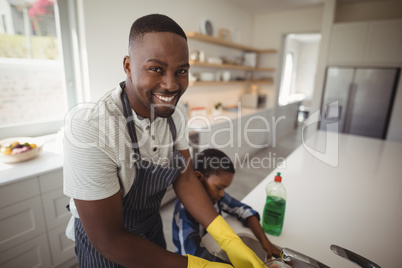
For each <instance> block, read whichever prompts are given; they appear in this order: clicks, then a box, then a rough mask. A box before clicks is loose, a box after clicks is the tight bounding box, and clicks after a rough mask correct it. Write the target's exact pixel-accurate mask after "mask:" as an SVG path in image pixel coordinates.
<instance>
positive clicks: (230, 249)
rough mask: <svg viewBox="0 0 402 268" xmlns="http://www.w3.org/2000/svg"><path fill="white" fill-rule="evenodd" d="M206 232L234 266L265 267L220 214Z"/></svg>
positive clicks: (239, 267)
mask: <svg viewBox="0 0 402 268" xmlns="http://www.w3.org/2000/svg"><path fill="white" fill-rule="evenodd" d="M207 232H208V233H210V234H211V235H212V237H213V238H214V239H215V240H216V242H218V244H219V246H220V247H221V248H222V249H223V250H224V251H225V252H226V254H227V255H228V257H229V259H230V261H231V263H232V264H233V266H234V267H238V268H253V267H258V268H259V267H266V266H264V263H263V262H262V260H261V259H260V258H258V257H257V255H256V254H255V253H254V251H252V250H251V249H250V248H248V247H247V246H246V245H245V244H244V243H243V241H242V240H241V239H240V237H239V236H238V235H237V234H235V232H234V231H233V230H232V228H231V227H230V226H229V224H227V222H226V221H225V220H224V219H223V218H222V216H220V215H219V216H218V217H216V218H215V219H214V220H213V221H212V223H211V224H210V225H209V226H208V228H207Z"/></svg>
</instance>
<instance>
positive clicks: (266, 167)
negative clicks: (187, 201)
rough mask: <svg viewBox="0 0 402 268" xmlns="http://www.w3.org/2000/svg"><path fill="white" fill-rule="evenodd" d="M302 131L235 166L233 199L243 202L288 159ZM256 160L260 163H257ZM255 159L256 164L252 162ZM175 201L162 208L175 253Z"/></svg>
mask: <svg viewBox="0 0 402 268" xmlns="http://www.w3.org/2000/svg"><path fill="white" fill-rule="evenodd" d="M301 140H302V139H301V131H300V129H295V130H294V131H293V132H292V133H290V134H288V135H287V136H286V137H284V138H283V139H281V140H280V141H279V142H278V143H277V144H276V145H272V146H271V147H268V148H266V149H262V150H260V151H259V152H257V153H256V154H254V155H250V156H249V161H242V162H238V163H234V164H235V168H236V173H235V177H234V179H233V182H232V184H231V185H230V187H228V189H227V190H226V192H227V193H228V194H230V195H231V196H232V197H234V198H236V199H238V200H242V199H243V198H244V197H245V196H246V195H247V194H248V193H249V192H250V191H251V190H252V189H253V188H254V187H255V186H256V185H258V183H260V182H261V181H262V180H263V179H264V178H265V177H266V176H267V175H268V174H269V173H271V171H272V170H274V169H275V168H276V167H277V165H279V164H280V161H281V159H284V158H286V157H287V156H288V155H289V154H290V153H292V152H293V151H294V150H295V149H296V148H297V147H298V146H299V145H300V144H301ZM256 158H258V160H260V161H258V160H257V161H255V160H256ZM253 159H254V163H259V164H251V161H252V160H253ZM173 206H174V201H172V202H170V203H167V204H165V205H164V206H163V207H162V208H161V216H162V221H163V229H164V233H165V239H166V244H167V249H168V250H170V251H174V245H173V242H172V218H173Z"/></svg>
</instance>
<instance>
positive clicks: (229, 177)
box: [197, 172, 234, 204]
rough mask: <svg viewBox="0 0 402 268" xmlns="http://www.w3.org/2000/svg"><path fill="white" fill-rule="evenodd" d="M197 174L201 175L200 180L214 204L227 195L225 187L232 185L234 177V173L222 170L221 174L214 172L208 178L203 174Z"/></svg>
mask: <svg viewBox="0 0 402 268" xmlns="http://www.w3.org/2000/svg"><path fill="white" fill-rule="evenodd" d="M197 175H198V176H199V175H201V177H200V180H201V182H202V184H203V185H204V187H205V190H206V191H207V193H208V195H209V198H210V199H211V201H212V203H213V204H215V203H216V202H218V200H219V199H221V198H222V197H223V196H224V195H225V189H226V188H227V187H229V186H230V184H231V183H232V181H233V177H234V174H233V173H229V172H222V173H221V174H219V175H215V174H212V175H210V176H209V177H208V178H205V177H204V176H203V175H202V174H197Z"/></svg>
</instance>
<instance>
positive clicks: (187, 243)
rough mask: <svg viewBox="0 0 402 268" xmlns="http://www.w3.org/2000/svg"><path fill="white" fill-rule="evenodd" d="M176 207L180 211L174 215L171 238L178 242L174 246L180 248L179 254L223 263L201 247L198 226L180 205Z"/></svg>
mask: <svg viewBox="0 0 402 268" xmlns="http://www.w3.org/2000/svg"><path fill="white" fill-rule="evenodd" d="M177 206H179V207H180V210H179V211H177V212H176V213H175V215H174V223H173V224H174V227H173V238H174V239H177V240H178V244H179V245H176V246H180V252H181V254H182V255H185V254H189V255H194V256H197V257H200V258H203V259H206V260H209V261H219V262H224V261H223V260H221V259H219V258H218V257H216V256H215V255H213V254H211V253H210V252H209V251H208V250H207V249H206V248H205V247H203V246H201V240H202V236H201V235H200V224H199V223H198V222H197V221H196V220H195V219H194V218H193V216H191V214H190V213H189V212H188V211H187V210H186V209H185V208H184V207H183V206H182V205H181V204H177ZM179 207H176V209H178V208H179Z"/></svg>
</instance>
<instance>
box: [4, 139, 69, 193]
mask: <svg viewBox="0 0 402 268" xmlns="http://www.w3.org/2000/svg"><path fill="white" fill-rule="evenodd" d="M53 140H54V137H53ZM62 167H63V148H62V142H61V141H51V142H49V141H48V142H46V143H45V144H44V146H43V148H42V151H41V152H40V154H39V155H38V156H37V157H35V158H33V159H30V160H28V161H25V162H20V163H14V164H5V163H2V162H0V186H3V185H6V184H8V183H12V182H16V181H18V180H23V179H26V178H30V177H33V176H39V175H41V174H44V173H47V172H50V171H53V170H57V169H60V168H62Z"/></svg>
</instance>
